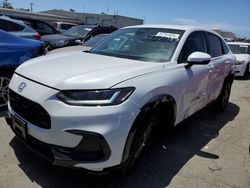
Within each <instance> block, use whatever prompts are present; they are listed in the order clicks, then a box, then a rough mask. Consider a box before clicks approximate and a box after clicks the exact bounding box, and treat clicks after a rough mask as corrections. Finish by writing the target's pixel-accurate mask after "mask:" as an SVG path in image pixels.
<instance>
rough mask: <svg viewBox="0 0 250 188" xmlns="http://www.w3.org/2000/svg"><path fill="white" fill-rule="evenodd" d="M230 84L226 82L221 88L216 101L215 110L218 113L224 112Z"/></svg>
mask: <svg viewBox="0 0 250 188" xmlns="http://www.w3.org/2000/svg"><path fill="white" fill-rule="evenodd" d="M231 86H232V83H231V82H229V81H226V82H225V83H224V85H223V87H222V90H221V93H220V95H219V97H218V98H217V100H216V105H215V106H216V109H217V110H218V111H224V110H225V109H226V107H227V105H228V101H229V97H230V93H231Z"/></svg>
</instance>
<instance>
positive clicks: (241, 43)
mask: <svg viewBox="0 0 250 188" xmlns="http://www.w3.org/2000/svg"><path fill="white" fill-rule="evenodd" d="M227 44H235V45H250V43H248V42H227Z"/></svg>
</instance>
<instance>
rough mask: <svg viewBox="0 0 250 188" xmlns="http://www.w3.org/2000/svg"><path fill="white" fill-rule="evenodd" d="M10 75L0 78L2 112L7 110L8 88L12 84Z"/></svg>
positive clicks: (2, 75) (0, 107)
mask: <svg viewBox="0 0 250 188" xmlns="http://www.w3.org/2000/svg"><path fill="white" fill-rule="evenodd" d="M10 78H11V75H10V74H6V73H3V74H1V76H0V110H1V111H2V110H7V101H8V86H9V83H10Z"/></svg>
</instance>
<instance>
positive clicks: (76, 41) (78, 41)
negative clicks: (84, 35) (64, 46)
mask: <svg viewBox="0 0 250 188" xmlns="http://www.w3.org/2000/svg"><path fill="white" fill-rule="evenodd" d="M75 43H76V44H79V45H82V44H83V42H82V41H81V40H75Z"/></svg>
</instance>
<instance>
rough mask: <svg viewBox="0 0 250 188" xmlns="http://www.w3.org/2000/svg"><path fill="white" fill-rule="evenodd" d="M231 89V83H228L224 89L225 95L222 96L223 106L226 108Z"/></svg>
mask: <svg viewBox="0 0 250 188" xmlns="http://www.w3.org/2000/svg"><path fill="white" fill-rule="evenodd" d="M230 90H231V85H230V84H227V85H226V87H225V90H224V95H223V96H222V107H223V108H224V107H225V106H226V105H227V103H228V101H229V97H230Z"/></svg>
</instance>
